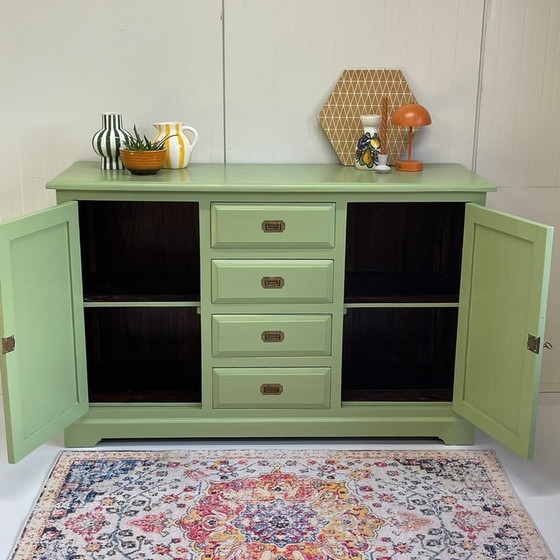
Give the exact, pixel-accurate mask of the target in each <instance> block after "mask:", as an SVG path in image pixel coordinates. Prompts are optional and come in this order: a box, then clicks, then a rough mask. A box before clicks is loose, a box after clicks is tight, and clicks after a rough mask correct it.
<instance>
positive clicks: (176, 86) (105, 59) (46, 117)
mask: <svg viewBox="0 0 560 560" xmlns="http://www.w3.org/2000/svg"><path fill="white" fill-rule="evenodd" d="M221 8H222V2H221V0H197V1H189V2H185V1H183V0H167V1H166V2H165V3H158V2H155V3H149V2H142V3H139V2H137V1H136V2H135V1H132V0H119V1H118V2H114V1H111V0H98V1H96V2H87V1H85V0H75V1H72V2H68V1H66V0H49V1H48V2H41V1H40V0H22V1H20V2H10V1H5V2H1V3H0V100H1V107H2V112H1V115H2V119H1V121H2V134H1V135H0V148H1V149H0V219H2V220H5V219H7V218H10V217H13V216H19V215H21V214H24V213H28V212H30V211H33V210H36V209H39V208H43V207H45V206H46V205H50V204H53V203H54V198H53V194H52V192H50V191H49V192H47V191H46V190H45V188H44V186H45V181H46V180H47V179H50V178H52V177H54V176H55V175H56V174H58V173H59V172H61V171H62V170H63V169H64V168H65V167H67V166H69V165H70V164H71V163H73V162H74V161H76V160H79V159H93V158H97V156H96V155H95V153H94V152H93V151H92V148H91V137H92V136H93V134H94V133H95V131H96V130H98V129H99V128H100V127H101V113H102V112H106V111H116V112H119V113H122V114H123V120H124V125H125V128H130V129H132V126H133V124H134V123H138V127H139V129H140V130H141V131H142V132H146V134H148V135H149V136H153V135H155V129H153V128H152V127H151V124H152V123H153V122H155V121H162V120H177V121H185V122H186V123H187V124H190V125H192V126H194V127H195V128H197V129H201V131H203V134H202V135H201V140H200V143H199V144H198V146H197V149H196V153H195V155H194V156H193V160H196V158H198V160H200V161H222V158H223V113H222V106H223V89H222V21H221Z"/></svg>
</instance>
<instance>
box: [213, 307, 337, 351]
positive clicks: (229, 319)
mask: <svg viewBox="0 0 560 560" xmlns="http://www.w3.org/2000/svg"><path fill="white" fill-rule="evenodd" d="M331 324H332V320H331V316H330V315H322V314H321V315H311V314H309V315H213V316H212V355H213V356H215V357H218V358H220V357H226V356H330V355H331Z"/></svg>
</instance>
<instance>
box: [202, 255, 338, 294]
mask: <svg viewBox="0 0 560 560" xmlns="http://www.w3.org/2000/svg"><path fill="white" fill-rule="evenodd" d="M332 299H333V261H331V260H312V259H305V260H304V259H301V260H297V259H295V260H243V259H239V260H238V259H224V260H220V259H216V260H213V261H212V302H213V303H242V302H243V303H251V302H252V303H330V302H332Z"/></svg>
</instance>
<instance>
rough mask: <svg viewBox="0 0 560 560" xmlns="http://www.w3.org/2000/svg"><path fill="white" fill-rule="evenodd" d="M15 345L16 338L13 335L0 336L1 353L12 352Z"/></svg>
mask: <svg viewBox="0 0 560 560" xmlns="http://www.w3.org/2000/svg"><path fill="white" fill-rule="evenodd" d="M15 347H16V339H15V337H14V335H12V336H8V337H6V338H2V354H8V353H9V352H13V351H14V348H15Z"/></svg>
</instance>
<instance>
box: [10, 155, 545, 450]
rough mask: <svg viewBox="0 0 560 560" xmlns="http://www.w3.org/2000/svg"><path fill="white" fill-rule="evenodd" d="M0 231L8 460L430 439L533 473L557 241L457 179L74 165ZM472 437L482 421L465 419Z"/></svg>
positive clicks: (461, 175) (266, 168)
mask: <svg viewBox="0 0 560 560" xmlns="http://www.w3.org/2000/svg"><path fill="white" fill-rule="evenodd" d="M47 186H48V188H51V189H55V190H56V194H57V201H58V205H57V206H56V207H55V208H50V209H47V210H45V211H42V212H39V213H37V214H34V215H30V216H26V217H24V218H20V219H17V220H13V221H11V222H6V223H4V224H0V297H1V300H0V303H1V306H2V313H1V314H0V334H1V336H2V354H1V361H0V368H1V371H2V384H3V388H4V393H5V394H4V401H5V411H6V420H7V421H6V425H7V430H8V432H9V434H8V446H9V459H10V461H17V460H18V459H20V458H21V457H23V456H24V455H25V454H27V453H29V452H30V451H31V450H32V449H33V448H35V447H36V446H38V445H40V444H41V442H42V441H45V440H46V439H48V438H50V437H52V435H53V434H55V433H56V432H57V431H59V430H61V429H62V428H65V429H66V431H65V442H66V445H68V446H90V445H95V444H96V443H97V442H98V441H99V440H101V439H104V438H213V437H216V438H228V437H352V436H360V437H368V436H375V437H380V436H391V437H401V436H403V437H407V436H409V437H419V436H423V437H438V438H441V439H442V440H444V441H445V442H447V443H453V444H468V443H472V441H473V438H474V426H473V423H474V424H476V425H478V426H480V427H482V429H484V430H486V431H487V432H488V433H490V434H491V435H492V436H494V437H496V438H497V439H499V440H500V441H503V442H504V443H505V444H506V445H508V446H509V447H511V448H512V449H514V450H515V451H516V452H518V453H519V454H521V455H524V456H526V457H529V456H530V455H531V453H532V446H533V432H534V426H535V422H536V418H535V411H536V399H537V393H538V381H539V370H540V359H541V353H542V350H541V349H542V346H543V340H544V339H543V331H544V316H545V306H546V294H547V279H548V273H549V267H550V255H551V242H552V228H550V227H547V226H542V225H539V224H535V223H532V222H528V221H526V220H523V219H520V218H516V217H513V216H508V215H505V214H502V213H500V212H496V211H492V210H489V209H488V208H485V207H484V203H485V199H486V193H487V192H489V191H491V190H494V189H495V187H494V186H493V185H492V184H490V183H488V182H486V181H484V180H483V179H481V178H480V177H478V176H476V175H475V174H473V173H471V172H469V171H468V170H466V169H465V168H463V167H461V166H460V165H453V164H438V165H427V166H426V167H425V169H424V171H423V172H421V173H399V172H396V171H393V172H392V173H390V174H387V175H375V174H372V173H370V172H364V171H358V170H355V169H353V168H349V167H343V166H340V165H242V164H238V165H212V164H198V165H191V166H189V167H188V168H186V169H183V170H163V171H162V172H160V173H159V174H158V175H156V176H148V177H135V176H131V175H130V174H128V173H127V172H124V171H121V172H108V171H102V170H100V169H99V168H98V165H97V164H96V163H94V162H79V163H76V164H75V165H73V166H72V167H70V168H69V169H68V170H67V171H65V172H64V173H62V174H61V175H60V176H59V177H57V178H55V179H54V180H53V181H51V182H50V183H49V184H48V185H47ZM471 422H472V423H471Z"/></svg>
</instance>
